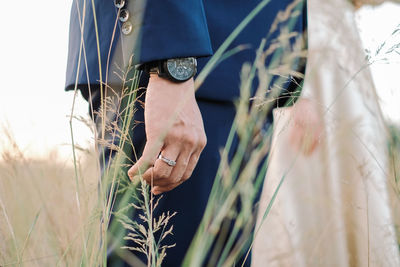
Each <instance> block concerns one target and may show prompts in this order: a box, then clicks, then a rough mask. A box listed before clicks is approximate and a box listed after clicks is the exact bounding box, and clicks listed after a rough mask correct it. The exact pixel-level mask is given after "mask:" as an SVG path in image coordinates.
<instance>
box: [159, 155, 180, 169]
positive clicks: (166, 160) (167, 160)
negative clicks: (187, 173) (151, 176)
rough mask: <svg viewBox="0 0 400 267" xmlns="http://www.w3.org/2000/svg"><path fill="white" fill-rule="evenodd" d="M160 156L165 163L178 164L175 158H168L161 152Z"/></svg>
mask: <svg viewBox="0 0 400 267" xmlns="http://www.w3.org/2000/svg"><path fill="white" fill-rule="evenodd" d="M158 158H159V159H161V160H162V161H164V162H165V163H167V164H168V166H171V167H174V166H175V165H176V161H175V160H172V159H168V158H166V157H164V156H163V155H161V154H160V155H159V156H158Z"/></svg>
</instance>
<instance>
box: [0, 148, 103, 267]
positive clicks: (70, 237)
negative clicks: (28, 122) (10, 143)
mask: <svg viewBox="0 0 400 267" xmlns="http://www.w3.org/2000/svg"><path fill="white" fill-rule="evenodd" d="M96 160H97V159H96V157H95V156H94V154H93V153H83V154H82V157H81V158H80V159H79V160H78V163H79V172H80V174H81V176H80V177H84V179H82V180H81V181H80V182H79V186H80V191H81V195H82V196H83V197H82V198H81V199H80V203H78V202H77V188H76V184H75V180H74V179H73V177H74V168H73V166H72V164H71V162H66V161H63V160H61V159H59V158H58V157H57V154H56V153H53V154H50V155H49V157H48V158H47V159H41V160H35V159H29V158H25V157H24V155H23V154H22V153H21V152H19V150H18V148H17V147H16V146H14V149H13V150H12V151H9V152H7V151H6V152H4V153H3V154H2V155H1V158H0V214H1V215H0V266H57V265H58V266H78V265H79V262H80V261H81V257H82V232H83V230H82V229H83V228H84V227H86V226H87V225H88V222H89V221H90V218H89V217H88V216H89V215H90V214H92V210H93V208H94V205H95V204H96V202H97V198H98V196H97V182H98V181H97V179H98V178H97V177H99V175H98V172H97V170H96V166H97V163H96Z"/></svg>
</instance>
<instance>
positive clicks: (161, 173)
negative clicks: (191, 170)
mask: <svg viewBox="0 0 400 267" xmlns="http://www.w3.org/2000/svg"><path fill="white" fill-rule="evenodd" d="M168 177H169V173H168V172H167V171H166V170H164V169H162V168H159V169H157V170H155V171H154V178H156V179H163V180H165V179H168Z"/></svg>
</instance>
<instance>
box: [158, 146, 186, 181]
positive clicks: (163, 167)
mask: <svg viewBox="0 0 400 267" xmlns="http://www.w3.org/2000/svg"><path fill="white" fill-rule="evenodd" d="M180 150H181V146H180V144H179V143H178V144H177V143H174V144H170V145H168V146H166V147H165V148H163V149H162V150H161V153H160V155H161V156H162V157H163V158H165V159H169V160H173V161H175V162H177V158H178V156H179V153H180ZM178 165H180V163H178V162H177V163H176V165H175V166H170V165H168V163H167V162H165V161H164V160H163V159H160V158H157V160H156V161H155V163H154V182H155V183H156V184H158V183H159V182H160V180H161V181H162V180H164V181H168V180H169V179H170V176H171V173H172V170H173V169H174V168H176V167H178ZM169 182H170V181H169Z"/></svg>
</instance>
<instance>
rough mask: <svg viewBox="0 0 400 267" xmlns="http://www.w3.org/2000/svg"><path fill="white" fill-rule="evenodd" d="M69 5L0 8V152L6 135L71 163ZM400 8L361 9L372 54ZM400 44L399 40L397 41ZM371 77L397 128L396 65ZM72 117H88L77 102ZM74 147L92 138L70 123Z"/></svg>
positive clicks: (45, 1)
mask: <svg viewBox="0 0 400 267" xmlns="http://www.w3.org/2000/svg"><path fill="white" fill-rule="evenodd" d="M71 3H72V0H65V1H54V0H41V1H32V0H19V1H18V4H17V6H18V8H17V9H15V2H14V1H3V2H2V3H1V4H0V7H1V8H0V36H1V42H0V64H1V65H0V66H1V67H0V68H1V69H0V78H1V82H2V85H1V89H0V151H1V149H2V148H1V147H2V145H3V146H4V145H7V140H6V139H5V138H4V135H3V133H2V131H1V128H2V127H6V128H7V129H8V130H10V131H11V132H12V133H13V135H14V139H15V140H16V141H17V143H18V145H19V146H20V147H21V148H22V150H23V151H24V152H25V153H26V154H27V155H30V156H36V157H41V156H45V155H47V154H48V152H49V151H50V150H54V149H56V150H58V151H60V155H61V156H62V157H63V158H66V159H67V158H70V157H69V156H70V155H71V152H70V151H71V146H70V145H69V144H70V143H71V141H70V140H71V138H70V130H69V120H68V118H67V116H68V115H69V114H70V113H71V106H72V99H73V94H72V93H66V92H64V91H63V87H64V81H65V78H64V75H65V68H66V60H67V44H68V23H69V22H68V20H69V12H70V6H71ZM399 14H400V5H395V4H385V5H383V6H381V7H375V8H371V7H367V8H363V9H362V10H361V12H359V13H358V22H359V26H360V29H361V33H362V38H363V40H364V45H365V46H366V47H368V48H370V49H371V50H375V49H376V47H377V46H378V45H379V44H380V43H382V41H384V40H385V39H386V38H387V37H388V36H389V35H390V33H391V32H392V31H393V29H394V28H395V26H396V25H398V24H400V17H399ZM399 41H400V40H399ZM373 75H374V79H375V81H376V84H377V88H378V91H379V94H380V95H381V97H382V101H383V103H384V104H383V107H384V112H385V114H386V116H387V117H389V118H391V119H392V120H393V121H396V122H397V123H399V124H400V104H399V100H400V89H399V87H400V83H399V82H398V77H399V76H400V64H399V63H398V62H397V63H394V62H392V63H391V64H385V65H382V64H380V65H375V66H374V67H373ZM75 114H77V115H82V116H87V104H86V103H85V102H84V100H82V98H80V97H79V98H78V102H77V105H76V108H75ZM74 132H75V137H76V142H77V143H78V144H80V145H81V146H83V147H90V146H91V145H92V143H91V140H92V134H91V133H90V131H89V129H88V128H87V127H86V126H84V125H83V124H82V123H79V122H74Z"/></svg>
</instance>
